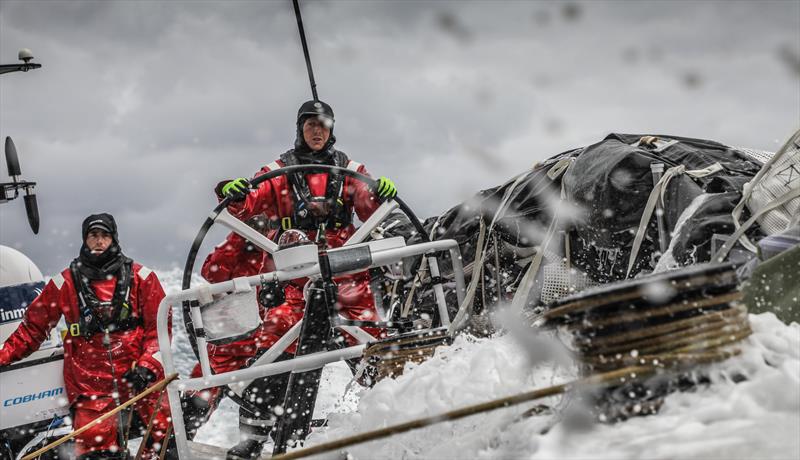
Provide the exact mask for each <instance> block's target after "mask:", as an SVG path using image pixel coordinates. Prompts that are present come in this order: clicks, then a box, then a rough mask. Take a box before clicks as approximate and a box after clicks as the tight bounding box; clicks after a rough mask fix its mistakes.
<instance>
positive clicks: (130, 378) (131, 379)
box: [122, 366, 156, 393]
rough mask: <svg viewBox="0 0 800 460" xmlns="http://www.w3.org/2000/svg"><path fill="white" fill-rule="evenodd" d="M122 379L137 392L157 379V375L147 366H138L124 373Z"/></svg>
mask: <svg viewBox="0 0 800 460" xmlns="http://www.w3.org/2000/svg"><path fill="white" fill-rule="evenodd" d="M122 381H123V382H125V383H126V384H127V385H128V388H133V390H134V391H135V392H137V393H140V392H141V391H142V390H144V389H145V388H147V386H148V385H150V384H151V383H153V382H155V381H156V375H155V374H153V371H151V370H150V369H148V368H146V367H142V366H136V367H134V368H133V369H131V370H129V371H128V372H126V373H125V374H123V375H122Z"/></svg>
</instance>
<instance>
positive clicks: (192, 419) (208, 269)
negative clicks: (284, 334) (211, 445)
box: [184, 216, 272, 438]
mask: <svg viewBox="0 0 800 460" xmlns="http://www.w3.org/2000/svg"><path fill="white" fill-rule="evenodd" d="M247 225H249V226H250V227H252V228H254V229H256V230H258V231H260V232H262V233H264V232H265V230H266V228H265V227H266V220H265V219H264V218H263V216H255V217H253V218H251V219H249V220H248V221H247ZM263 257H264V256H263V251H262V250H261V249H259V248H258V247H256V246H255V245H254V244H252V243H251V242H249V241H247V240H246V239H245V238H243V237H241V236H239V235H237V234H236V233H230V234H228V236H227V237H226V238H225V241H223V242H222V243H220V244H218V245H217V246H216V247H215V248H214V251H212V252H211V253H210V254H209V255H208V257H206V260H205V262H204V263H203V267H202V269H201V270H200V274H201V275H202V276H203V278H205V279H206V280H207V281H209V282H211V283H221V282H223V281H229V280H232V279H234V278H238V277H242V276H252V275H257V274H259V273H261V267H262V266H263V264H264V260H263ZM259 314H260V316H261V317H262V318H265V317H266V309H265V308H264V307H263V306H259ZM271 345H272V343H269V344H263V345H262V344H261V342H260V341H258V340H257V337H256V335H255V334H253V335H251V336H249V337H246V338H244V339H241V340H237V341H235V342H232V343H226V344H224V345H211V344H209V345H208V360H209V364H210V365H211V369H212V370H213V371H214V373H215V374H219V373H223V372H230V371H235V370H238V369H242V368H244V367H246V366H247V365H248V364H249V363H250V362H251V361H252V360H253V359H255V357H256V353H257V351H258V350H260V349H268V348H269V346H271ZM200 375H202V370H201V369H200V363H197V364H196V365H195V366H194V369H192V373H191V376H192V377H200ZM223 396H224V394H223V392H222V387H213V388H209V389H207V390H204V391H199V392H191V393H190V394H188V395H186V398H185V400H184V419H185V420H184V422H185V425H186V428H187V434H188V435H189V437H190V438H192V437H194V435H195V434H196V432H197V429H199V428H200V426H202V425H203V424H204V423H205V422H206V421H208V418H209V417H210V416H211V414H212V413H213V412H214V410H216V408H217V406H218V405H219V402H220V400H221V399H222V397H223Z"/></svg>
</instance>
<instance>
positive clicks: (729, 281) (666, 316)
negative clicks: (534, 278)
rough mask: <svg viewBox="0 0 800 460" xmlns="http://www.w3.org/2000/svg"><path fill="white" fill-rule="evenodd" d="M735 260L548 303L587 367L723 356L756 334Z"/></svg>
mask: <svg viewBox="0 0 800 460" xmlns="http://www.w3.org/2000/svg"><path fill="white" fill-rule="evenodd" d="M738 284H739V280H738V278H737V276H736V272H735V269H734V266H733V265H732V264H730V263H727V264H704V265H697V266H694V267H688V268H685V269H682V270H676V271H673V272H666V273H660V274H657V275H651V276H646V277H642V278H639V279H636V280H633V281H625V282H621V283H615V284H611V285H606V286H603V287H599V288H594V289H589V290H587V291H584V292H583V293H581V294H579V295H576V296H571V297H568V298H564V299H561V300H559V301H557V302H555V303H554V304H552V305H551V306H550V308H549V309H548V310H547V311H546V312H544V313H543V314H542V315H541V316H540V317H539V318H537V319H536V320H535V324H537V325H538V326H541V327H545V328H550V329H555V330H557V331H558V334H559V336H560V337H561V338H562V339H564V340H563V341H565V342H566V344H567V345H568V347H570V348H571V349H573V351H574V352H575V354H576V355H577V357H578V359H579V361H580V362H581V364H583V366H584V371H585V372H587V373H593V372H605V371H609V370H614V369H619V368H622V367H625V366H630V365H644V364H659V363H665V362H672V363H681V362H683V363H686V364H690V363H693V362H696V361H702V362H708V361H721V360H724V359H727V358H729V357H730V356H732V355H733V354H736V353H738V351H737V349H736V348H735V345H736V344H737V343H738V342H740V341H741V340H743V339H744V338H746V337H747V336H748V335H750V334H751V332H752V331H751V329H750V324H749V322H748V319H747V309H746V308H745V306H744V305H743V304H741V303H739V300H741V298H742V293H741V292H740V291H739V290H738Z"/></svg>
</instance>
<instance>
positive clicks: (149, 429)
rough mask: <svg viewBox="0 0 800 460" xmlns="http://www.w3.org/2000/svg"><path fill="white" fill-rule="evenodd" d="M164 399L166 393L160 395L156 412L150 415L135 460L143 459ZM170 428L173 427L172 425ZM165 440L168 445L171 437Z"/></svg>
mask: <svg viewBox="0 0 800 460" xmlns="http://www.w3.org/2000/svg"><path fill="white" fill-rule="evenodd" d="M163 397H164V392H163V391H162V392H160V393H159V394H158V401H156V410H154V411H153V412H152V413H151V414H150V420H148V421H147V429H146V430H145V432H144V435H143V436H142V443H141V444H139V450H137V451H136V458H135V459H134V460H140V459H141V458H142V454H144V446H145V444H147V439H148V438H149V437H150V433H151V432H152V431H153V422H155V420H156V414H157V413H158V410H159V409H160V408H161V399H162V398H163ZM131 418H133V414H131ZM170 427H172V425H171V424H170ZM164 439H165V441H164V442H165V443H166V439H169V436H166V437H165V438H164Z"/></svg>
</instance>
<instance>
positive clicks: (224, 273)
mask: <svg viewBox="0 0 800 460" xmlns="http://www.w3.org/2000/svg"><path fill="white" fill-rule="evenodd" d="M245 246H247V240H246V239H244V238H242V237H241V236H239V235H237V234H236V233H230V234H228V237H227V238H225V241H223V242H222V243H220V244H218V245H217V247H215V248H214V251H213V252H212V253H211V254H209V255H208V257H206V261H205V262H203V268H202V270H200V274H201V275H202V276H203V278H205V279H206V280H207V281H209V282H211V283H220V282H222V281H228V280H230V279H233V278H234V277H235V276H236V275H235V274H234V272H235V271H236V267H237V265H238V263H239V258H240V257H241V254H242V252H244V251H245Z"/></svg>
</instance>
